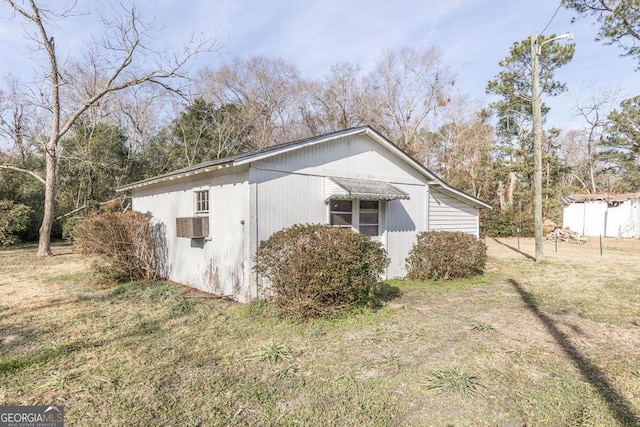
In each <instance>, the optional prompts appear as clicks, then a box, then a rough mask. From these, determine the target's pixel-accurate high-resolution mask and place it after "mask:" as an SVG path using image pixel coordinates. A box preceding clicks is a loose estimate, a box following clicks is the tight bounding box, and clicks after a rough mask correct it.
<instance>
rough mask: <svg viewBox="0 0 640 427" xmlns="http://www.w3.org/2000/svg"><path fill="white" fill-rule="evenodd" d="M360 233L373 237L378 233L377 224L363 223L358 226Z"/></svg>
mask: <svg viewBox="0 0 640 427" xmlns="http://www.w3.org/2000/svg"><path fill="white" fill-rule="evenodd" d="M360 233H362V234H364V235H367V236H371V237H375V236H377V235H378V226H377V225H363V226H360Z"/></svg>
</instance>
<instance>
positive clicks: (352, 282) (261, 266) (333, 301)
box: [255, 225, 389, 320]
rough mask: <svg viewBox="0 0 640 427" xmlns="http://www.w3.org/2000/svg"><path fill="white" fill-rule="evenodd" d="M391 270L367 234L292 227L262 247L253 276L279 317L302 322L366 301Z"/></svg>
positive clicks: (315, 227)
mask: <svg viewBox="0 0 640 427" xmlns="http://www.w3.org/2000/svg"><path fill="white" fill-rule="evenodd" d="M388 264H389V259H388V258H387V254H386V251H385V250H384V248H383V247H382V245H381V244H380V243H378V242H374V241H372V240H371V239H370V238H369V237H367V236H365V235H363V234H359V233H354V232H353V231H351V230H349V229H342V228H335V227H331V226H328V225H294V226H293V227H290V228H286V229H284V230H281V231H279V232H277V233H275V234H273V235H272V236H271V237H269V239H267V240H265V241H263V242H261V243H260V247H259V249H258V255H257V257H256V259H255V270H256V273H257V274H258V277H259V279H260V281H261V283H263V284H265V285H266V287H267V291H268V294H269V295H270V296H271V297H272V298H273V299H274V301H275V303H276V306H277V307H278V310H279V312H280V313H281V314H283V315H285V316H288V317H296V318H298V319H301V320H304V319H307V318H311V317H320V316H325V315H328V314H330V313H332V312H334V311H336V310H340V309H345V308H349V307H353V306H355V305H358V304H362V303H364V302H366V301H368V300H369V299H370V298H371V297H372V295H373V292H374V290H375V289H374V288H375V284H376V283H377V282H378V281H379V280H380V275H381V274H382V272H383V271H384V269H385V267H386V266H387V265H388Z"/></svg>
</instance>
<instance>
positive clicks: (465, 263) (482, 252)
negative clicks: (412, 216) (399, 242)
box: [406, 231, 487, 280]
mask: <svg viewBox="0 0 640 427" xmlns="http://www.w3.org/2000/svg"><path fill="white" fill-rule="evenodd" d="M486 263H487V247H486V246H485V244H484V243H483V242H481V241H480V240H478V239H477V238H476V237H475V236H472V235H471V234H467V233H463V232H460V231H429V232H423V233H420V234H418V241H417V242H416V244H415V245H414V246H413V248H412V249H411V252H409V257H407V260H406V266H407V276H408V277H409V278H410V279H418V280H429V279H433V280H447V279H452V278H455V277H471V276H475V275H477V274H481V273H482V271H483V270H484V267H485V265H486Z"/></svg>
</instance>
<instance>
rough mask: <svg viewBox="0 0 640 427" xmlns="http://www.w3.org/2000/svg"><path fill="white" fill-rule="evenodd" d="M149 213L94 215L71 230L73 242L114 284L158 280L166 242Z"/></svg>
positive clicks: (129, 212)
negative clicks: (92, 258) (153, 223)
mask: <svg viewBox="0 0 640 427" xmlns="http://www.w3.org/2000/svg"><path fill="white" fill-rule="evenodd" d="M164 238H165V236H164V234H163V233H162V231H161V229H159V228H158V226H154V225H152V223H151V215H150V214H148V213H147V214H142V213H139V212H131V211H128V212H107V213H102V214H94V215H91V216H89V217H87V219H86V220H84V221H82V222H80V223H78V224H77V225H76V227H75V234H74V241H75V242H76V245H77V246H78V247H79V248H80V250H81V251H82V253H83V254H86V255H92V256H94V257H95V258H94V259H95V261H96V264H95V267H96V269H97V270H98V273H100V274H102V275H103V276H104V277H105V278H106V279H108V280H113V281H116V282H122V281H131V280H156V279H159V278H161V277H162V274H161V271H162V268H163V263H164V259H165V255H164V254H165V252H164V251H165V250H166V243H165V241H164Z"/></svg>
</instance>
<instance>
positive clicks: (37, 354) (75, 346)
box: [0, 341, 82, 375]
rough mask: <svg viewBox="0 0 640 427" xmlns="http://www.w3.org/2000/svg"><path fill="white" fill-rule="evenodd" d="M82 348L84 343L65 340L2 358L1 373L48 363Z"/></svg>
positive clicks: (9, 372)
mask: <svg viewBox="0 0 640 427" xmlns="http://www.w3.org/2000/svg"><path fill="white" fill-rule="evenodd" d="M81 348H82V345H81V344H80V343H79V342H76V341H73V342H63V343H58V344H56V345H54V346H51V347H45V348H42V349H39V350H35V351H31V352H28V353H24V354H20V355H16V356H13V357H6V358H2V360H0V375H3V374H5V375H6V374H12V373H15V372H18V371H21V370H23V369H27V368H30V367H32V366H42V365H46V364H48V363H51V362H53V361H54V360H56V359H59V358H62V357H65V356H69V355H71V354H72V353H75V352H76V351H78V350H80V349H81Z"/></svg>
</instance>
